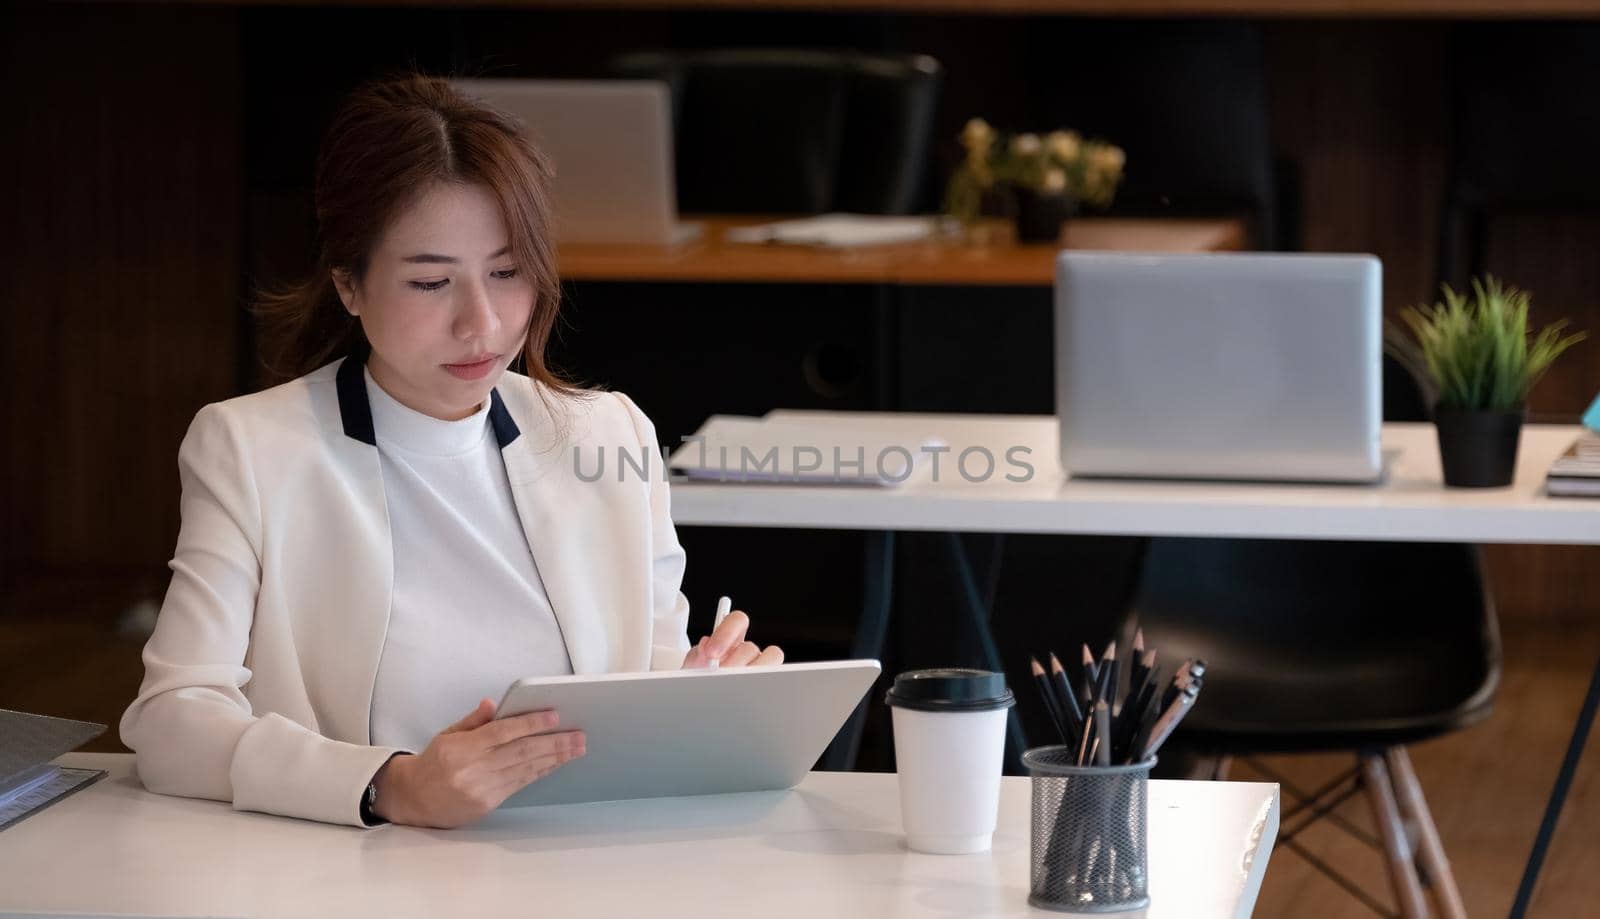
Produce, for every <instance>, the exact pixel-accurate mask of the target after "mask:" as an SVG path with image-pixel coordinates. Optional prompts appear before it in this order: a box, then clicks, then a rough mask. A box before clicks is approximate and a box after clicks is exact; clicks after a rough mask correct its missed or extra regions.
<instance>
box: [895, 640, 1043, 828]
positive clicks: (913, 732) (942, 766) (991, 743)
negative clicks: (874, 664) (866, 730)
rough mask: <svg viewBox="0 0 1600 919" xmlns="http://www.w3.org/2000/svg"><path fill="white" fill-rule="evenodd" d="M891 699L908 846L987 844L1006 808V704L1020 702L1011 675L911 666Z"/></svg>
mask: <svg viewBox="0 0 1600 919" xmlns="http://www.w3.org/2000/svg"><path fill="white" fill-rule="evenodd" d="M885 701H886V702H888V704H889V706H890V707H891V709H892V711H893V715H894V751H895V763H896V771H897V772H898V773H899V775H900V814H901V819H902V821H903V822H904V824H905V830H906V845H907V846H909V847H910V848H912V849H914V850H916V851H918V852H931V853H935V854H939V855H960V854H965V853H969V852H983V851H987V850H988V848H989V845H990V842H991V841H992V839H993V837H994V827H995V821H996V819H997V818H998V816H999V812H1000V771H1001V765H1002V763H1003V761H1004V757H1005V746H1006V717H1007V713H1006V709H1009V708H1010V707H1011V706H1012V705H1013V704H1015V701H1016V700H1015V699H1014V698H1013V697H1012V695H1011V690H1010V689H1009V688H1007V686H1006V678H1005V674H1002V673H993V672H991V671H988V670H968V669H964V668H955V667H949V668H939V669H934V670H911V671H907V672H905V673H902V674H900V675H899V676H897V677H895V679H894V685H892V686H891V687H890V688H889V692H888V695H887V696H886V698H885Z"/></svg>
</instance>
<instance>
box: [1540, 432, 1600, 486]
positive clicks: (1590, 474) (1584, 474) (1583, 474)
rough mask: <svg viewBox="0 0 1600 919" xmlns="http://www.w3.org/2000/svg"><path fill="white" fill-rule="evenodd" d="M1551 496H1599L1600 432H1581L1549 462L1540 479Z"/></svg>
mask: <svg viewBox="0 0 1600 919" xmlns="http://www.w3.org/2000/svg"><path fill="white" fill-rule="evenodd" d="M1544 488H1545V491H1546V492H1547V493H1549V494H1552V495H1558V496H1574V497H1600V434H1597V433H1595V432H1594V431H1585V432H1584V433H1583V434H1582V436H1580V437H1579V438H1578V439H1577V440H1575V441H1573V443H1572V446H1571V447H1568V448H1567V452H1566V453H1564V454H1562V455H1561V457H1560V458H1559V459H1557V460H1556V461H1555V462H1554V463H1552V464H1551V465H1550V475H1549V476H1547V477H1546V478H1545V480H1544Z"/></svg>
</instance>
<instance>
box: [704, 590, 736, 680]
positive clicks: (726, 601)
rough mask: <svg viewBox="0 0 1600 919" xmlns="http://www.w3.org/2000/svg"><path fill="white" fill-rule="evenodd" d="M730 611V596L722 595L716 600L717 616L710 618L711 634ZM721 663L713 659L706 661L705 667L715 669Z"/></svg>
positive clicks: (731, 600) (731, 609) (731, 606)
mask: <svg viewBox="0 0 1600 919" xmlns="http://www.w3.org/2000/svg"><path fill="white" fill-rule="evenodd" d="M731 612H733V598H732V597H723V598H721V599H720V600H718V601H717V616H716V618H715V619H713V620H711V634H713V635H715V634H717V629H718V628H720V627H721V626H722V620H724V619H726V618H728V614H729V613H731ZM721 663H722V662H721V661H715V660H710V661H706V669H707V670H715V669H717V667H718V666H720V665H721Z"/></svg>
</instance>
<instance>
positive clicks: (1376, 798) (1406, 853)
mask: <svg viewBox="0 0 1600 919" xmlns="http://www.w3.org/2000/svg"><path fill="white" fill-rule="evenodd" d="M1361 775H1362V778H1363V779H1364V780H1365V781H1366V784H1367V801H1368V803H1370V804H1371V805H1372V820H1373V822H1374V823H1376V824H1377V825H1378V835H1379V837H1380V838H1382V839H1383V851H1384V854H1385V855H1386V856H1387V857H1388V861H1389V881H1390V884H1391V886H1392V887H1393V888H1394V896H1395V900H1396V901H1397V902H1398V903H1399V904H1400V915H1402V916H1404V917H1405V919H1427V916H1428V901H1427V900H1426V899H1425V898H1424V897H1423V895H1422V881H1421V879H1420V878H1418V877H1417V865H1416V862H1415V861H1414V860H1413V857H1412V851H1411V842H1410V840H1408V839H1407V838H1406V828H1405V824H1404V823H1403V822H1402V821H1401V818H1400V807H1399V805H1398V804H1397V803H1396V802H1395V796H1394V786H1393V785H1392V784H1391V783H1390V781H1389V769H1388V767H1387V766H1386V765H1385V764H1384V759H1383V755H1382V754H1381V753H1376V754H1374V753H1363V754H1361Z"/></svg>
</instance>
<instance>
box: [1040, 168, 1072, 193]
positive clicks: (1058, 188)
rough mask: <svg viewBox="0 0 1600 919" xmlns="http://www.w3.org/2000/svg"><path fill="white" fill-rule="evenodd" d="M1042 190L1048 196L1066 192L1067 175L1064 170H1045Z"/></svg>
mask: <svg viewBox="0 0 1600 919" xmlns="http://www.w3.org/2000/svg"><path fill="white" fill-rule="evenodd" d="M1043 189H1044V191H1045V192H1046V193H1048V194H1053V195H1054V194H1060V193H1061V192H1064V191H1066V190H1067V173H1066V170H1064V169H1046V170H1045V171H1044V185H1043Z"/></svg>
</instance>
